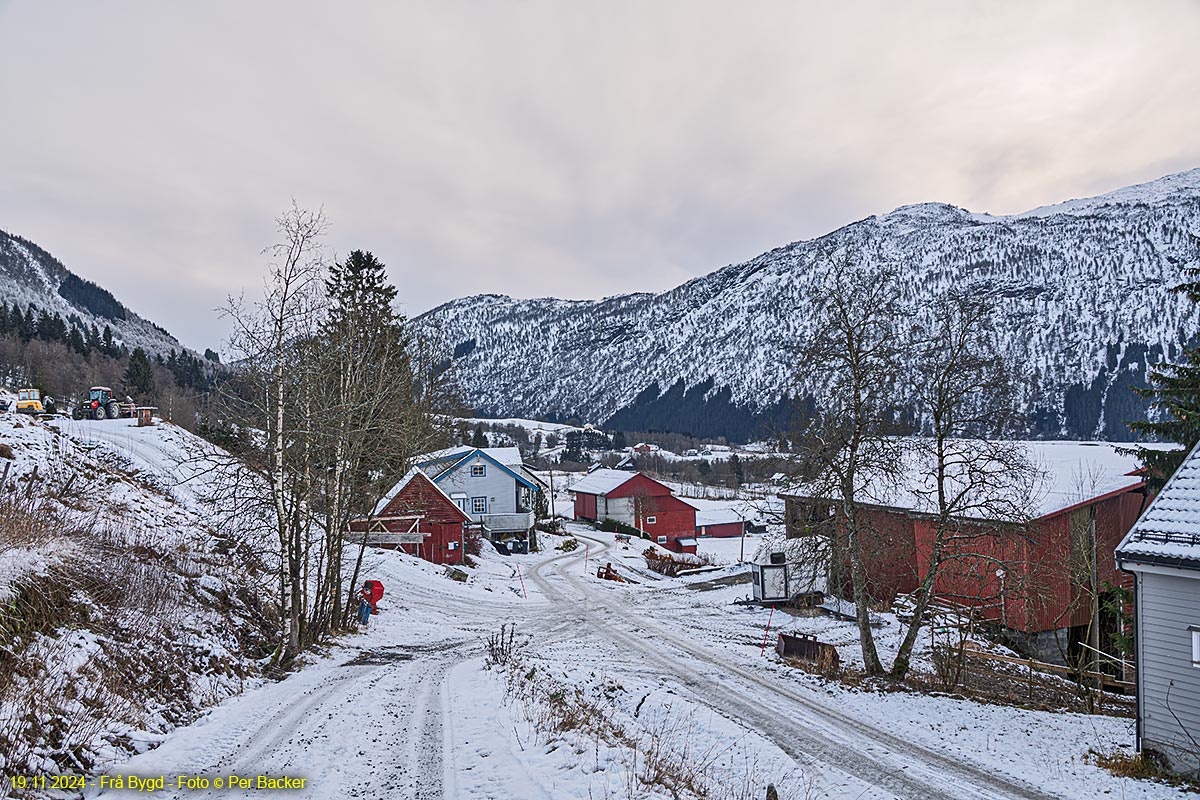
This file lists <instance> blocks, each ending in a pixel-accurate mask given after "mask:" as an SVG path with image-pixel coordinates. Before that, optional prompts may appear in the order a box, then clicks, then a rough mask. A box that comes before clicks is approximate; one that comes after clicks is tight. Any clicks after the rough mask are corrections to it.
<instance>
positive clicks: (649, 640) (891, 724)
mask: <svg viewBox="0 0 1200 800" xmlns="http://www.w3.org/2000/svg"><path fill="white" fill-rule="evenodd" d="M568 529H569V531H570V532H571V533H573V534H574V535H575V536H577V537H578V538H579V540H580V541H581V542H582V543H584V544H585V545H586V546H585V547H580V548H579V549H577V550H574V551H571V552H566V553H564V552H562V551H559V550H555V549H552V548H553V546H554V545H555V544H557V543H560V542H561V541H562V540H563V539H562V538H561V537H557V538H556V537H547V538H548V539H550V541H549V545H550V547H548V548H546V549H545V550H544V551H543V552H542V553H539V554H532V555H528V556H512V557H507V558H502V557H500V556H497V555H495V554H490V555H486V556H485V557H484V558H483V559H482V562H481V564H480V565H479V567H478V568H477V569H476V570H473V571H472V572H473V574H472V577H471V579H470V581H469V582H468V583H466V584H462V583H456V582H454V581H451V580H448V579H446V578H445V577H444V576H443V574H442V571H441V569H440V568H437V567H434V566H432V565H429V564H426V563H424V562H419V561H416V560H414V559H411V558H409V557H406V556H403V555H399V554H396V553H376V554H373V555H372V556H371V559H372V563H371V564H369V566H368V571H367V575H368V577H374V578H376V579H379V580H381V581H382V582H383V583H384V585H385V586H386V587H387V592H388V593H387V595H386V596H385V598H384V600H383V602H382V603H381V606H380V611H381V613H380V614H379V615H378V616H376V617H374V618H373V619H372V621H371V624H370V625H369V627H368V628H367V629H366V631H365V632H364V633H361V634H356V635H351V636H347V637H346V638H345V639H344V640H342V641H341V642H340V643H339V644H338V645H337V646H335V647H333V648H331V649H330V650H329V651H328V652H326V653H324V654H322V655H321V656H319V657H316V658H313V659H312V660H311V663H309V664H308V665H306V666H305V667H304V668H302V669H300V670H299V671H298V672H297V673H296V674H294V675H293V676H291V677H289V678H288V679H286V680H284V681H282V682H279V683H274V684H270V685H264V686H261V687H259V688H257V689H254V690H252V691H250V692H248V693H246V694H244V695H242V696H239V697H235V698H232V699H230V700H228V701H226V702H225V703H223V704H222V705H221V706H219V707H217V708H215V709H214V710H212V711H211V712H210V713H209V714H207V715H206V716H205V717H203V718H202V719H201V720H199V721H198V722H196V723H195V724H193V725H191V726H189V727H186V728H182V729H180V730H178V731H176V732H175V733H173V734H171V735H170V736H168V737H167V738H166V739H165V741H164V742H163V743H162V744H161V746H159V747H157V748H156V749H154V750H152V751H149V752H146V753H143V754H142V755H139V756H137V757H135V758H133V759H132V760H130V761H128V762H126V763H124V764H119V765H113V766H112V767H110V769H109V774H111V775H116V774H123V775H131V774H136V775H140V776H157V775H165V776H167V780H168V781H171V780H174V779H175V776H179V775H194V776H209V777H210V778H213V777H223V778H224V777H227V776H228V775H231V774H236V775H240V776H245V777H250V778H251V779H254V778H257V776H259V775H266V776H276V777H278V776H292V777H303V778H304V780H305V784H304V787H303V788H302V789H298V790H294V791H288V792H285V795H286V796H292V797H313V798H343V797H372V798H447V799H448V800H449V799H451V798H556V800H557V798H628V797H639V798H640V797H671V791H670V789H669V788H667V787H666V784H665V783H662V782H660V783H653V782H651V783H649V784H647V783H646V782H644V781H642V780H641V776H646V775H648V774H649V772H650V771H651V770H650V769H649V768H650V766H652V765H653V764H659V765H660V766H661V763H660V762H670V761H672V760H674V761H677V762H688V763H690V764H692V765H693V766H696V767H699V768H701V769H702V771H703V772H704V773H706V774H707V775H708V776H709V777H708V779H707V780H709V781H710V782H709V783H708V784H706V785H707V787H708V793H709V796H710V797H716V798H731V799H732V798H761V797H764V796H765V786H766V784H767V783H768V782H770V783H774V784H775V785H776V786H777V787H778V789H779V796H780V797H781V798H784V799H785V800H791V799H792V798H825V797H828V798H847V799H849V798H892V797H896V798H935V799H945V800H949V799H950V798H955V799H956V800H957V799H959V798H1022V799H1024V800H1040V798H1085V797H1086V798H1092V797H1099V796H1112V797H1122V798H1161V797H1168V796H1174V795H1176V794H1178V791H1177V790H1174V789H1171V788H1170V787H1167V786H1162V785H1158V784H1152V783H1146V782H1137V781H1133V780H1129V779H1120V778H1115V777H1113V776H1111V775H1109V774H1108V773H1106V772H1104V771H1103V770H1101V769H1099V768H1097V767H1095V766H1093V765H1091V764H1088V763H1086V762H1085V755H1086V753H1087V751H1088V749H1089V748H1093V747H1094V748H1097V749H1105V750H1111V749H1113V748H1114V747H1117V746H1122V745H1129V744H1131V743H1132V739H1133V733H1132V721H1131V720H1127V719H1119V718H1112V717H1092V716H1083V715H1076V714H1067V713H1045V712H1034V711H1025V710H1020V709H1012V708H1006V707H1000V706H987V705H981V704H977V703H973V702H969V701H964V700H957V699H952V698H948V697H930V696H923V695H914V694H905V693H876V692H870V691H858V690H853V689H847V688H843V687H841V686H837V685H832V684H828V683H826V682H824V681H822V680H821V679H819V678H816V677H813V676H811V675H808V674H807V673H803V672H800V671H798V670H795V669H791V668H788V667H786V666H784V665H782V664H779V663H778V662H777V661H776V659H775V657H774V655H773V653H772V652H771V650H770V649H769V648H768V649H767V651H766V655H765V656H764V655H761V654H760V650H761V647H762V643H763V640H764V633H765V626H766V624H767V619H768V614H769V611H767V610H762V609H757V608H755V609H750V608H746V607H742V606H735V605H733V604H732V601H733V600H734V599H736V598H738V597H741V596H744V595H745V594H746V593H747V590H748V588H749V587H748V586H747V585H745V584H740V583H737V582H736V581H737V578H736V573H737V570H738V568H734V567H731V568H729V569H728V570H726V571H724V572H722V573H718V574H717V575H718V577H722V578H725V580H717V581H714V580H712V579H711V576H703V579H700V578H695V579H691V580H686V579H685V580H681V579H664V578H659V577H658V576H654V575H652V574H649V573H646V572H645V571H644V570H642V569H640V568H639V559H638V555H637V550H636V546H635V547H628V548H626V547H623V546H622V545H620V544H618V543H616V542H614V540H613V538H612V537H611V535H609V534H602V533H597V532H595V531H592V530H591V529H590V528H587V527H584V526H580V525H575V524H570V525H569V526H568ZM609 561H611V562H613V563H614V566H615V567H616V568H617V569H618V571H620V572H621V573H622V574H623V575H625V576H627V577H631V578H633V579H634V580H636V581H638V582H637V583H627V584H618V583H612V582H608V581H602V580H599V579H598V578H597V577H596V574H595V570H596V567H597V565H598V564H601V563H605V562H609ZM794 622H795V621H794V620H792V619H790V618H788V617H787V616H786V615H781V614H779V613H777V614H776V615H775V617H774V626H773V628H772V630H775V629H776V628H778V627H779V626H780V625H782V626H783V627H784V629H785V630H786V629H787V626H789V625H792V624H793V623H794ZM504 623H515V624H516V626H517V630H518V640H519V641H524V642H526V644H525V645H524V646H523V647H522V648H521V649H522V652H523V656H522V659H523V660H522V661H521V662H520V668H519V673H514V672H512V671H509V672H506V671H504V670H503V669H501V668H499V667H496V666H492V668H487V667H486V666H485V651H486V648H485V639H486V637H487V636H488V635H490V634H492V633H494V632H496V631H498V630H499V628H500V625H501V624H504ZM526 670H528V672H527V674H526ZM523 680H529V681H532V682H542V685H546V686H559V687H566V688H565V690H564V691H565V693H566V694H568V695H570V694H572V693H578V695H579V696H580V697H582V696H585V695H586V696H587V697H588V698H591V700H590V702H591V706H590V707H592V708H599V709H600V710H601V712H602V716H603V717H604V719H603V720H601V721H600V722H599V723H597V724H601V726H603V725H608V726H610V728H611V729H613V730H619V731H621V735H620V736H621V737H623V741H625V742H626V743H630V742H635V743H640V744H639V745H638V746H635V747H633V748H632V749H631V748H630V747H627V746H622V745H620V744H619V743H617V742H615V741H614V740H613V737H611V736H610V737H607V738H606V737H605V736H602V735H600V734H597V733H595V728H594V726H593V728H589V727H588V726H587V725H581V726H579V727H577V728H574V729H572V728H571V726H566V727H565V728H564V727H563V726H558V727H554V726H549V725H548V724H547V723H546V715H545V714H544V713H542V712H539V711H538V709H537V707H536V704H535V703H534V702H533V701H530V700H528V699H526V700H522V699H520V698H519V697H517V696H514V695H513V694H512V693H510V692H507V691H506V686H511V685H512V684H513V683H514V682H515V683H520V682H521V681H523ZM563 693H564V692H558V691H557V690H556V691H550V692H547V693H546V694H545V695H544V696H543V697H551V698H552V700H551V702H552V703H555V702H562V701H563V697H562V695H563ZM518 694H519V693H518ZM553 698H557V699H553ZM568 700H569V698H568ZM593 722H594V723H595V722H596V721H595V720H593ZM639 748H640V749H639ZM655 748H657V750H655ZM652 751H653V752H652ZM664 753H665V754H666V756H665V757H664ZM654 758H657V759H658V761H654ZM652 762H653V763H652ZM664 780H665V779H664ZM666 783H669V781H666ZM133 794H135V793H134V792H131V791H128V790H126V791H110V790H105V791H99V790H96V789H91V790H89V791H88V793H87V796H89V797H91V796H103V797H121V796H133ZM154 796H155V797H164V798H165V797H180V798H182V797H195V796H219V797H241V796H247V794H246V793H243V792H236V791H235V792H231V791H229V790H228V789H223V790H220V791H217V790H213V791H209V792H205V791H193V790H179V789H175V790H172V789H169V788H168V789H166V790H164V791H161V792H157V793H155V794H154ZM681 796H687V795H686V793H684V794H682V795H681Z"/></svg>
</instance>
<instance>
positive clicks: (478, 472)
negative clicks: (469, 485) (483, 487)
mask: <svg viewBox="0 0 1200 800" xmlns="http://www.w3.org/2000/svg"><path fill="white" fill-rule="evenodd" d="M486 475H487V464H472V465H471V477H472V478H483V477H485V476H486Z"/></svg>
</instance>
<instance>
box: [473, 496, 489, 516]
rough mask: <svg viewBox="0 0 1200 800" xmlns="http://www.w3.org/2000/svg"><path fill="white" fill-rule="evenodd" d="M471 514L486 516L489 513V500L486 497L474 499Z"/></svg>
mask: <svg viewBox="0 0 1200 800" xmlns="http://www.w3.org/2000/svg"><path fill="white" fill-rule="evenodd" d="M471 513H472V514H486V513H487V498H486V497H472V498H471Z"/></svg>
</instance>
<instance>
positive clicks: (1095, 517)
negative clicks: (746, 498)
mask: <svg viewBox="0 0 1200 800" xmlns="http://www.w3.org/2000/svg"><path fill="white" fill-rule="evenodd" d="M1026 447H1027V448H1028V450H1029V456H1030V460H1031V461H1032V462H1033V463H1034V464H1035V465H1037V466H1038V467H1039V468H1040V469H1041V470H1042V471H1043V473H1044V475H1043V480H1042V482H1041V485H1040V486H1039V487H1038V488H1037V489H1036V490H1035V496H1033V497H1029V498H1027V499H1025V500H1023V501H1022V502H1021V503H1020V504H1019V505H1020V508H1021V509H1022V510H1023V512H1024V514H1025V516H1026V519H1025V521H1023V522H1022V523H1021V524H1019V525H1016V524H1013V523H1012V522H1011V521H1002V520H999V519H988V518H986V516H984V515H983V514H977V515H974V516H972V517H971V518H967V519H963V520H960V521H959V522H958V523H957V529H956V533H955V535H954V537H953V541H952V542H951V543H949V544H948V545H947V553H948V555H949V558H948V559H947V560H946V561H945V562H944V563H943V566H942V568H941V572H940V574H939V576H938V578H937V581H936V583H935V584H934V592H935V594H936V596H937V597H938V598H939V599H940V600H942V601H944V602H947V603H951V604H957V605H962V606H969V607H972V608H974V609H976V613H977V614H978V615H979V616H980V617H982V618H983V619H986V620H989V621H992V622H995V623H998V624H999V625H1000V626H1002V627H1003V628H1005V629H1007V630H1008V631H1009V632H1010V633H1011V634H1012V635H1013V636H1014V638H1016V639H1017V640H1020V641H1022V642H1023V643H1025V644H1026V645H1027V646H1028V647H1029V648H1030V649H1031V650H1033V651H1036V652H1039V653H1040V654H1041V655H1042V657H1043V658H1045V659H1047V660H1053V661H1059V662H1061V661H1063V660H1064V659H1066V658H1070V657H1073V656H1074V655H1075V654H1077V653H1078V652H1079V651H1080V650H1081V649H1082V644H1081V642H1083V643H1086V641H1085V640H1086V639H1087V638H1089V637H1091V638H1092V640H1093V644H1092V646H1096V645H1099V646H1100V649H1103V650H1105V651H1111V648H1110V647H1108V645H1109V640H1110V638H1111V637H1112V635H1113V634H1114V633H1117V632H1118V628H1119V624H1120V621H1119V619H1118V618H1117V615H1116V614H1111V613H1110V611H1109V610H1108V609H1109V608H1110V607H1112V606H1113V605H1114V604H1112V603H1110V602H1109V601H1110V600H1112V599H1113V594H1112V593H1113V591H1114V590H1113V587H1117V586H1121V585H1122V584H1123V583H1128V581H1127V580H1126V579H1124V577H1123V576H1122V574H1121V573H1120V572H1119V571H1118V569H1117V565H1116V561H1115V559H1114V557H1113V551H1114V550H1115V549H1116V546H1117V545H1118V544H1119V543H1120V541H1121V539H1122V538H1123V537H1124V535H1125V534H1126V533H1127V532H1128V531H1129V529H1130V528H1132V527H1133V524H1134V523H1135V522H1136V521H1137V518H1138V516H1139V514H1140V513H1141V511H1142V509H1143V508H1144V507H1145V504H1146V502H1147V490H1146V484H1145V481H1144V480H1143V478H1142V476H1141V474H1140V472H1139V465H1138V463H1137V460H1136V459H1134V458H1133V457H1132V456H1129V455H1126V454H1124V453H1121V452H1119V451H1118V450H1117V449H1116V447H1115V446H1113V445H1111V444H1108V443H1090V442H1029V443H1027V444H1026ZM917 472H919V471H917V470H914V474H912V475H910V476H909V481H910V483H911V485H906V484H902V485H900V486H897V487H895V488H894V489H890V490H889V491H888V493H887V494H886V500H885V501H883V502H881V503H880V504H878V505H872V506H868V507H865V508H864V509H863V511H862V513H861V516H862V519H863V520H864V522H865V523H866V527H867V528H868V529H870V530H872V531H873V534H872V538H873V540H874V541H875V544H876V545H877V546H874V547H872V548H871V550H872V552H869V553H864V560H865V561H866V565H867V571H868V573H869V575H868V588H869V590H870V592H871V594H872V596H873V597H875V598H876V599H878V600H883V601H890V600H891V599H892V598H894V597H895V596H896V595H897V594H904V593H909V592H912V591H914V590H915V589H916V588H917V586H918V584H919V583H920V581H922V580H923V579H924V577H925V576H926V575H927V574H928V572H929V565H930V558H931V550H932V547H933V543H934V539H935V536H936V532H937V528H936V525H937V523H936V519H935V518H934V517H933V515H932V514H931V513H929V508H928V498H929V496H930V495H929V486H928V485H926V484H925V482H924V477H923V476H922V475H920V474H916V473H917ZM780 496H781V497H783V498H784V500H785V501H786V509H787V510H786V521H787V532H788V536H789V537H796V536H804V535H809V534H811V533H812V532H814V531H815V530H817V529H818V526H828V525H829V524H830V522H831V521H833V520H835V519H836V518H837V516H836V514H835V513H834V508H835V507H836V501H834V500H833V499H832V498H828V497H811V496H806V495H805V494H803V493H784V494H781V495H780ZM823 530H825V531H826V532H828V531H829V530H830V529H829V528H828V527H825V528H824V529H823ZM840 572H841V573H842V576H843V577H842V580H843V582H844V580H845V578H844V575H846V574H848V570H846V569H841V570H840ZM835 577H836V576H831V579H833V578H835ZM1093 587H1094V588H1093ZM831 588H835V587H831ZM1097 595H1098V596H1097ZM1097 608H1098V609H1099V618H1098V619H1096V620H1095V621H1096V623H1097V624H1096V625H1095V626H1093V625H1092V623H1093V618H1094V617H1095V616H1096V609H1097ZM1093 628H1094V629H1095V630H1096V631H1099V633H1098V635H1097V634H1095V633H1093Z"/></svg>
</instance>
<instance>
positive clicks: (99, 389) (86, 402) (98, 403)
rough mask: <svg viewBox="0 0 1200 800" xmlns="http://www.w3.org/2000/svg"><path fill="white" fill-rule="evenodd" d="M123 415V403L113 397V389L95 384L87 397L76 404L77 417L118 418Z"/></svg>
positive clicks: (75, 414) (75, 415)
mask: <svg viewBox="0 0 1200 800" xmlns="http://www.w3.org/2000/svg"><path fill="white" fill-rule="evenodd" d="M119 416H121V404H120V403H118V402H117V401H116V400H115V399H113V393H112V389H110V388H109V387H107V386H93V387H92V388H90V389H88V393H87V398H86V399H83V400H81V401H80V402H79V403H77V404H76V405H75V413H74V417H75V419H116V418H117V417H119Z"/></svg>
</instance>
